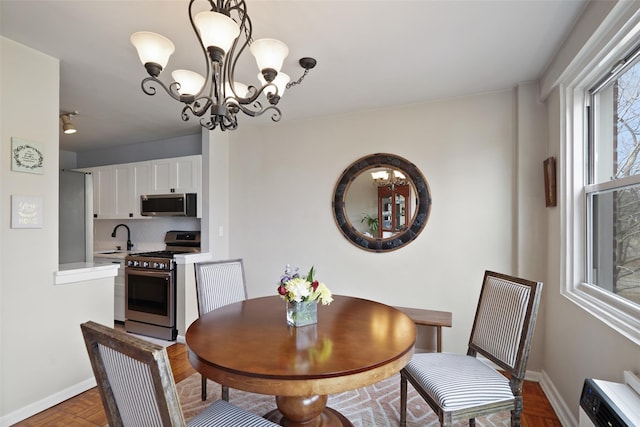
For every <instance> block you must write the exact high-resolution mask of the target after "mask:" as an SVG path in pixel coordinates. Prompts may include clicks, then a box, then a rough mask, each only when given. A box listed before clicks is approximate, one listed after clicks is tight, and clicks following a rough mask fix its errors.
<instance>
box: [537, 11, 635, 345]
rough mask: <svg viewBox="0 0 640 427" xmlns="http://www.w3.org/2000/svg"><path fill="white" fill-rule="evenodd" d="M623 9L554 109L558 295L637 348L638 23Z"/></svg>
mask: <svg viewBox="0 0 640 427" xmlns="http://www.w3.org/2000/svg"><path fill="white" fill-rule="evenodd" d="M619 5H620V7H621V8H622V9H621V10H620V13H618V14H615V15H616V19H619V20H612V21H610V22H608V23H607V24H606V25H603V26H602V27H601V28H598V30H597V31H596V33H595V34H593V36H592V37H593V39H594V40H596V39H597V40H602V41H603V42H602V43H600V44H597V45H596V44H594V45H590V46H585V48H584V49H583V50H582V51H581V52H579V53H578V54H577V56H576V57H574V62H573V63H572V64H571V66H569V67H568V68H567V69H566V70H565V75H564V76H563V77H562V78H560V82H559V86H558V87H559V91H558V96H559V97H558V98H557V99H556V100H554V102H552V103H550V104H549V105H550V108H554V107H555V106H556V105H557V107H558V108H559V109H558V110H557V113H558V120H559V121H558V126H559V129H561V130H562V132H561V133H560V134H559V135H558V143H559V145H558V147H559V150H560V151H559V159H560V162H559V165H560V173H559V183H560V192H559V197H560V203H559V205H558V206H559V208H560V224H559V225H560V231H561V236H562V240H561V242H560V243H561V245H560V247H559V251H560V252H559V255H560V257H561V265H560V268H561V275H562V280H563V281H564V283H563V286H562V287H561V293H562V295H564V296H565V297H567V298H568V299H570V300H571V301H572V302H574V303H575V304H577V305H578V306H580V307H581V308H582V309H584V310H585V311H587V312H588V313H590V314H591V315H593V316H594V317H595V318H597V319H599V320H601V321H602V322H604V323H605V324H607V325H608V326H610V327H611V328H613V329H614V330H616V331H618V332H619V333H621V334H622V335H624V336H625V337H627V338H629V339H630V340H631V341H633V342H635V343H637V344H640V14H635V16H633V17H632V18H631V19H629V16H630V15H629V14H627V15H625V13H626V12H629V9H625V8H626V7H627V6H628V4H626V3H625V4H622V3H619ZM636 6H637V5H634V7H632V8H631V6H628V7H630V8H631V9H633V10H634V11H635V10H636ZM639 10H640V9H639ZM550 112H553V110H550ZM550 117H553V116H552V115H551V114H550ZM550 129H552V128H550ZM552 138H553V134H552ZM552 141H553V139H552Z"/></svg>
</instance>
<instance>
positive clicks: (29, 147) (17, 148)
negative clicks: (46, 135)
mask: <svg viewBox="0 0 640 427" xmlns="http://www.w3.org/2000/svg"><path fill="white" fill-rule="evenodd" d="M42 150H43V147H42V144H40V143H39V142H32V141H25V140H23V139H20V138H15V137H12V138H11V170H12V171H16V172H27V173H38V174H42V173H43V172H44V170H43V169H44V154H43V151H42Z"/></svg>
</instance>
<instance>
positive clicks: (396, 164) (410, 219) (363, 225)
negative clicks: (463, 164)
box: [332, 153, 431, 252]
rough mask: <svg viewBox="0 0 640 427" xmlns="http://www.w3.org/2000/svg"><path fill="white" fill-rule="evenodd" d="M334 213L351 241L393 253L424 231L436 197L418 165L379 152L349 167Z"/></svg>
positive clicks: (338, 188)
mask: <svg viewBox="0 0 640 427" xmlns="http://www.w3.org/2000/svg"><path fill="white" fill-rule="evenodd" d="M332 209H333V215H334V218H335V221H336V224H337V225H338V228H339V229H340V231H341V232H342V234H343V235H344V236H345V237H346V238H347V240H349V241H350V242H351V243H353V244H354V245H356V246H358V247H360V248H362V249H365V250H368V251H372V252H385V251H393V250H395V249H398V248H401V247H402V246H404V245H406V244H408V243H409V242H411V241H412V240H414V239H415V238H416V237H418V235H419V234H420V232H421V231H422V230H423V229H424V226H425V225H426V223H427V219H428V218H429V212H430V210H431V195H430V193H429V186H428V184H427V181H426V180H425V178H424V176H423V175H422V173H421V172H420V170H419V169H418V168H417V167H416V166H415V165H414V164H413V163H411V162H409V161H407V160H406V159H403V158H402V157H399V156H396V155H394V154H386V153H377V154H371V155H369V156H365V157H363V158H361V159H358V160H356V161H355V162H353V163H352V164H351V165H350V166H349V167H348V168H347V169H345V171H344V172H343V173H342V175H341V176H340V178H339V179H338V182H337V184H336V187H335V189H334V191H333V203H332Z"/></svg>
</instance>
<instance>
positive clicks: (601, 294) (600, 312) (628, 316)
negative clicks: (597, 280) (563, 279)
mask: <svg viewBox="0 0 640 427" xmlns="http://www.w3.org/2000/svg"><path fill="white" fill-rule="evenodd" d="M563 295H564V296H565V297H567V298H568V299H569V300H571V301H572V302H574V303H575V304H577V305H578V306H579V307H581V308H582V309H584V310H586V311H587V312H588V313H589V314H591V315H593V316H594V317H596V318H597V319H599V320H601V321H602V322H604V323H605V324H606V325H608V326H609V327H611V328H613V329H614V330H616V331H618V332H619V333H621V334H622V335H624V336H625V337H627V338H628V339H630V340H631V341H632V342H634V343H635V344H637V345H640V307H639V306H638V305H636V304H633V303H631V302H628V301H626V300H624V299H622V298H618V297H616V296H615V295H613V294H611V293H609V292H606V291H603V290H602V289H599V288H598V287H596V286H592V285H588V284H586V283H578V284H577V285H576V286H575V287H574V288H573V289H567V290H565V291H564V292H563Z"/></svg>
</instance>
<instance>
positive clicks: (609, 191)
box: [585, 49, 640, 307]
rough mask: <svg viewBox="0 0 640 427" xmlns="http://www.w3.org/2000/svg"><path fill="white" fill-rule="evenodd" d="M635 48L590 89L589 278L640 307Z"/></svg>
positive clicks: (639, 87) (639, 74)
mask: <svg viewBox="0 0 640 427" xmlns="http://www.w3.org/2000/svg"><path fill="white" fill-rule="evenodd" d="M637 52H638V50H637V49H636V50H635V51H634V52H633V53H632V54H631V55H629V56H628V57H627V58H624V59H623V60H621V61H620V62H619V63H618V64H617V66H616V67H614V71H613V72H611V73H608V75H607V76H606V78H605V79H604V80H602V81H600V82H599V83H598V84H597V85H596V86H595V87H594V88H593V89H591V90H590V93H589V100H590V108H589V110H590V113H589V117H588V118H589V119H590V123H591V126H590V127H589V130H588V149H587V156H586V159H585V160H586V164H585V166H586V168H587V182H588V184H587V186H586V187H585V197H586V204H585V206H586V207H587V212H586V214H587V218H586V227H587V230H586V231H587V233H586V235H587V271H586V278H587V283H589V284H591V285H594V286H597V287H599V288H601V289H603V290H605V291H607V292H610V293H613V294H614V295H616V296H617V297H620V298H625V299H626V300H628V301H630V302H632V303H634V304H639V307H640V60H639V59H638V55H637Z"/></svg>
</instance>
